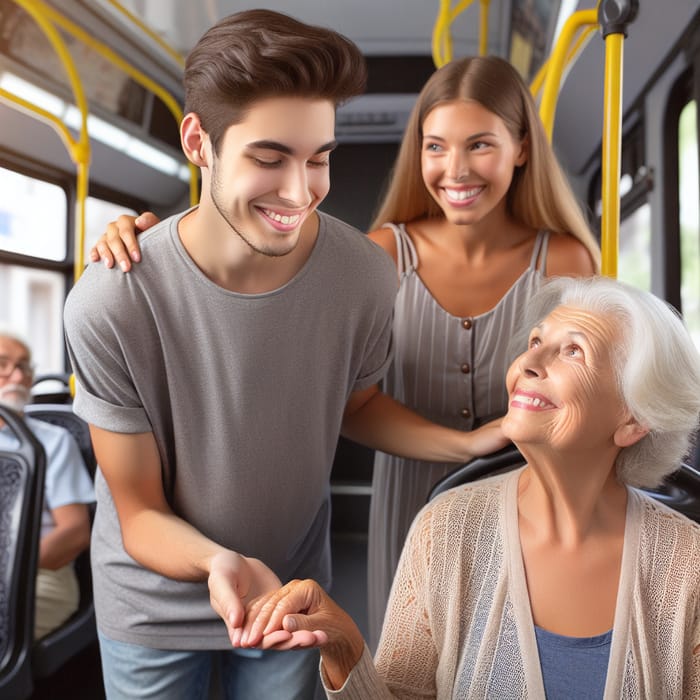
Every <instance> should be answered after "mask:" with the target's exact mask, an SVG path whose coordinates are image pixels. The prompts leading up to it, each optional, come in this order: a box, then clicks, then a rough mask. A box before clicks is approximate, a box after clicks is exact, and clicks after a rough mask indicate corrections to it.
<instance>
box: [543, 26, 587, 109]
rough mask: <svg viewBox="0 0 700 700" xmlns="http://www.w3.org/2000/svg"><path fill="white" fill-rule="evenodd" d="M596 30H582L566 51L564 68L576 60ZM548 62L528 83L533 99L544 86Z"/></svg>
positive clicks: (547, 61) (548, 60)
mask: <svg viewBox="0 0 700 700" xmlns="http://www.w3.org/2000/svg"><path fill="white" fill-rule="evenodd" d="M597 28H598V27H597V25H591V26H586V27H584V28H583V31H581V33H580V34H579V35H578V38H577V39H576V42H575V44H574V45H573V46H572V47H571V49H570V50H569V51H568V53H567V55H566V62H565V65H564V68H566V67H567V66H569V65H571V63H573V62H574V61H575V60H576V57H577V56H578V55H579V54H580V53H581V51H583V49H584V48H585V47H586V45H587V44H588V42H589V41H590V40H591V38H592V37H593V34H594V33H595V31H596V29H597ZM549 62H550V59H549V58H548V59H547V60H546V61H545V62H544V63H543V64H542V65H541V66H540V69H539V70H538V71H537V73H536V74H535V77H534V78H533V79H532V82H531V83H530V92H531V93H532V95H533V97H535V98H536V97H537V95H538V94H539V92H540V90H542V86H543V85H544V81H545V78H546V77H547V70H548V68H549Z"/></svg>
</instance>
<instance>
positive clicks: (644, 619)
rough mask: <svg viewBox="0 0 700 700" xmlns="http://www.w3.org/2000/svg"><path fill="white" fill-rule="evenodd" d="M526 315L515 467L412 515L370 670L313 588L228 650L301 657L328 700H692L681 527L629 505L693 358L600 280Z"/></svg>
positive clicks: (264, 604)
mask: <svg viewBox="0 0 700 700" xmlns="http://www.w3.org/2000/svg"><path fill="white" fill-rule="evenodd" d="M530 311H531V314H532V317H533V318H532V319H531V323H530V325H529V327H530V328H532V330H531V331H530V336H529V340H528V344H527V349H526V350H525V352H524V353H523V354H522V355H520V357H518V358H517V359H516V360H515V362H514V363H513V364H512V366H511V368H510V369H509V371H508V376H507V381H506V384H507V388H508V393H509V409H508V414H507V416H506V417H505V418H504V419H503V431H504V432H505V433H506V435H507V436H508V437H510V438H511V439H512V440H513V442H515V444H516V445H517V446H518V448H519V449H520V451H521V452H522V454H523V455H524V457H525V459H526V462H527V464H526V465H525V466H524V467H523V468H521V469H518V470H517V471H512V472H509V473H506V474H502V475H499V476H494V477H491V478H488V479H484V480H482V481H479V482H476V483H474V484H469V485H466V486H461V487H458V488H456V489H453V490H452V491H449V492H447V493H445V494H443V495H442V496H440V497H438V498H437V499H435V500H434V501H432V502H431V503H430V504H429V505H427V506H426V507H425V508H424V509H423V510H422V511H421V513H420V514H419V515H418V517H417V518H416V520H415V522H414V524H413V526H412V528H411V533H410V535H409V538H408V540H407V542H406V546H405V548H404V552H403V555H402V557H401V563H400V565H399V569H398V572H397V575H396V579H395V581H394V586H393V589H392V594H391V600H390V604H389V608H388V610H387V615H386V619H385V622H384V630H383V632H382V639H381V642H380V645H379V649H378V652H377V656H376V660H375V663H374V664H373V662H372V659H371V657H370V655H369V652H368V650H367V647H366V646H365V645H364V642H363V639H362V636H361V634H360V632H359V630H358V629H357V627H356V626H355V625H354V623H353V622H352V620H351V619H350V617H349V616H348V615H347V614H346V613H345V612H344V611H342V610H341V609H340V608H339V607H338V606H337V605H336V604H335V603H334V602H333V601H332V600H331V599H330V598H329V597H328V596H327V595H326V594H325V592H324V591H323V590H322V589H321V588H320V587H319V586H318V585H317V584H315V583H314V582H313V581H293V582H291V583H289V584H287V585H286V586H284V587H283V588H282V589H280V590H279V591H277V592H275V593H272V594H270V595H268V596H265V597H263V598H261V599H259V600H257V601H255V602H253V603H252V604H251V606H250V607H249V610H248V615H247V621H246V623H245V626H244V628H242V629H240V630H237V631H236V632H235V633H234V635H233V638H232V642H233V644H234V645H235V646H255V645H260V646H263V647H265V648H276V649H288V648H293V647H304V646H319V647H321V655H322V664H321V671H322V676H323V680H324V684H325V687H326V691H327V694H328V697H338V698H357V699H358V700H359V699H362V700H366V699H368V698H372V699H375V698H385V697H386V698H390V697H397V698H430V697H438V698H499V699H500V698H523V697H529V698H544V697H545V696H546V697H547V698H548V700H553V699H556V698H567V700H571V698H586V699H587V700H589V699H590V698H611V699H612V698H615V699H617V698H623V697H624V698H628V697H629V698H696V699H697V698H699V697H700V573H699V572H700V525H697V524H695V523H693V522H692V521H690V520H689V519H687V518H686V517H684V516H683V515H680V514H679V513H676V512H675V511H672V510H670V509H668V508H667V507H665V506H663V505H661V504H659V503H658V502H657V501H655V500H653V499H652V498H650V497H649V496H647V495H645V494H644V493H642V492H640V491H639V490H637V489H636V488H635V487H651V486H655V485H657V484H658V483H659V482H660V481H661V480H662V479H663V478H664V477H665V476H666V475H668V474H669V473H670V472H672V471H673V470H674V469H675V468H676V467H677V466H678V464H679V461H680V460H681V458H682V457H683V455H684V454H685V453H686V451H687V449H688V446H689V435H690V434H692V433H693V431H694V430H695V428H696V427H697V425H698V415H699V413H700V357H699V356H698V353H697V351H696V350H695V348H694V346H693V344H692V341H691V340H690V337H689V335H688V333H687V331H686V330H685V328H684V326H683V324H682V322H681V321H680V320H679V318H678V317H677V316H676V314H675V313H674V312H673V311H672V310H671V309H670V308H669V307H667V306H666V305H665V304H664V303H663V302H661V301H660V300H658V299H657V298H655V297H654V296H652V295H651V294H648V293H646V292H641V291H639V290H635V289H633V288H630V287H627V286H625V285H622V284H621V283H618V282H614V281H612V280H608V279H605V278H590V279H586V280H570V279H563V278H562V279H558V280H555V281H553V282H551V283H550V284H548V285H546V287H545V288H544V289H543V290H542V291H541V292H540V293H539V294H538V295H536V297H535V298H534V300H533V302H532V304H531V308H530Z"/></svg>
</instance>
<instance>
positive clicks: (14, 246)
mask: <svg viewBox="0 0 700 700" xmlns="http://www.w3.org/2000/svg"><path fill="white" fill-rule="evenodd" d="M0 191H2V193H3V197H2V204H0V250H6V251H8V252H10V253H21V254H22V255H31V256H33V257H36V258H45V259H48V260H55V261H61V260H65V258H66V207H67V203H66V193H65V191H64V190H63V189H62V188H61V187H59V186H58V185H54V184H52V183H50V182H45V181H43V180H37V179H35V178H33V177H28V176H27V175H22V174H21V173H18V172H15V171H14V170H6V169H5V168H0Z"/></svg>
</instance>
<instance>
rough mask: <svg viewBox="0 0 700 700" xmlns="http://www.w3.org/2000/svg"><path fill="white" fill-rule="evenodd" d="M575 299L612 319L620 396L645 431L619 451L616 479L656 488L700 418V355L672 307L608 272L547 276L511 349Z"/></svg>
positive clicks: (582, 306) (679, 458)
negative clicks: (562, 306)
mask: <svg viewBox="0 0 700 700" xmlns="http://www.w3.org/2000/svg"><path fill="white" fill-rule="evenodd" d="M561 305H567V306H574V307H577V308H580V309H583V310H585V311H589V312H591V313H594V314H600V315H605V316H608V317H611V318H612V319H614V321H615V324H616V326H617V328H618V330H619V343H620V347H619V348H616V351H615V352H613V353H611V358H612V361H613V371H614V374H615V377H616V380H617V383H618V388H619V392H620V396H621V398H622V401H623V403H624V404H625V406H626V407H627V409H628V410H629V411H630V413H631V414H632V416H633V417H634V418H635V419H636V420H637V422H638V423H639V424H640V425H642V426H643V427H645V428H647V429H648V430H649V433H648V434H647V435H645V436H644V437H643V438H642V439H641V440H639V441H638V442H637V443H635V444H634V445H631V446H630V447H625V448H623V449H622V450H621V451H620V454H619V455H618V458H617V461H616V469H617V476H618V479H619V480H620V481H621V482H622V483H625V484H629V485H630V486H637V487H643V488H653V487H654V486H657V485H658V484H660V483H661V481H663V479H664V477H666V476H667V475H669V474H671V473H672V472H674V471H675V470H676V469H678V467H679V466H680V463H681V461H682V459H683V458H684V457H685V456H687V455H688V453H689V450H690V447H691V440H692V437H693V435H694V434H695V432H696V430H697V428H698V418H699V417H700V354H699V353H698V351H697V349H696V348H695V345H694V344H693V341H692V338H691V337H690V334H689V333H688V330H687V329H686V327H685V325H684V324H683V321H682V320H681V318H680V316H679V315H678V313H677V311H676V310H675V309H674V308H673V307H671V306H670V305H669V304H667V303H666V302H664V301H662V300H661V299H659V298H658V297H656V296H654V295H653V294H651V293H649V292H645V291H642V290H640V289H637V288H635V287H631V286H630V285H627V284H624V283H623V282H619V281H615V280H612V279H609V278H607V277H588V278H576V279H573V278H568V277H558V278H553V279H550V280H548V282H547V283H546V284H545V285H544V286H543V288H542V289H541V290H540V291H539V292H538V293H537V294H536V295H535V296H534V297H533V298H532V299H531V301H530V303H529V304H528V309H527V312H526V315H525V318H524V319H523V325H522V327H521V328H520V329H519V331H518V332H517V333H516V335H515V336H514V338H513V341H512V343H511V348H513V350H515V349H516V348H517V349H518V350H519V352H523V351H524V349H525V347H526V342H525V338H526V335H525V334H527V333H529V332H530V330H531V329H532V328H533V327H534V326H535V325H537V324H538V323H540V322H541V321H542V320H543V319H544V318H545V317H546V316H547V315H548V314H549V313H550V312H551V311H552V310H553V309H554V308H555V307H557V306H561Z"/></svg>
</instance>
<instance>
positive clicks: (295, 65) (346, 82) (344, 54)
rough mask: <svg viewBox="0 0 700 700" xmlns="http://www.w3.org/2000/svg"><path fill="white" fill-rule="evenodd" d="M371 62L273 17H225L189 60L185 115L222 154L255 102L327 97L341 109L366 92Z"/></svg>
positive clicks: (336, 40)
mask: <svg viewBox="0 0 700 700" xmlns="http://www.w3.org/2000/svg"><path fill="white" fill-rule="evenodd" d="M365 83H366V67H365V61H364V58H363V57H362V54H361V52H360V50H359V49H358V48H357V46H355V44H353V43H352V42H351V41H350V40H349V39H347V38H346V37H344V36H342V35H341V34H338V33H337V32H334V31H332V30H330V29H326V28H324V27H317V26H310V25H308V24H303V23H302V22H298V21H297V20H295V19H293V18H292V17H289V16H287V15H284V14H281V13H278V12H272V11H271V10H249V11H246V12H238V13H236V14H233V15H230V16H228V17H225V18H224V19H222V20H221V21H219V22H218V23H217V24H215V25H214V26H213V27H211V29H209V30H208V31H207V32H205V34H204V35H203V36H202V38H201V39H200V40H199V42H198V43H197V45H196V47H195V48H194V49H193V50H192V52H191V53H190V54H189V56H188V57H187V63H186V65H185V75H184V84H185V112H186V113H188V112H195V113H196V114H197V115H198V116H199V119H200V121H201V123H202V126H203V127H204V129H205V131H206V132H207V133H208V134H209V137H210V138H211V142H212V144H213V146H214V149H215V151H216V152H217V153H218V151H219V144H220V142H221V139H222V138H223V135H224V133H225V131H226V129H227V128H228V127H229V126H231V124H236V123H239V122H241V121H242V120H243V119H244V118H245V114H246V110H247V109H248V107H249V106H250V104H251V103H252V102H254V101H257V100H261V99H265V98H268V97H308V98H316V97H318V98H322V99H327V100H330V101H331V102H333V103H334V104H335V105H338V104H340V103H341V102H343V101H345V100H347V99H349V98H350V97H354V96H355V95H359V94H361V93H362V92H364V89H365Z"/></svg>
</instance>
